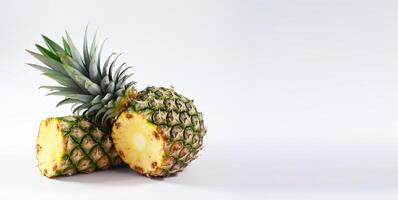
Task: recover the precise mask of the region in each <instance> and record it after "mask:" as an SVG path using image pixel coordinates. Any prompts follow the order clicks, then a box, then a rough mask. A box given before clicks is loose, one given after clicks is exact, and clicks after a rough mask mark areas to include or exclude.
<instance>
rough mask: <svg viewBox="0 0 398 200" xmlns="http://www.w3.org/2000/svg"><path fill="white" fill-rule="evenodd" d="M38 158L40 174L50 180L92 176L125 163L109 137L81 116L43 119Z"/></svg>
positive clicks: (37, 149) (37, 150)
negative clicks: (63, 177)
mask: <svg viewBox="0 0 398 200" xmlns="http://www.w3.org/2000/svg"><path fill="white" fill-rule="evenodd" d="M36 158H37V161H38V163H39V164H38V166H39V169H40V172H41V173H42V174H43V175H44V176H47V177H55V176H61V175H67V176H70V175H73V174H76V173H78V172H85V173H89V172H92V171H94V170H98V169H107V168H109V167H111V166H116V165H118V164H120V163H121V160H120V158H119V157H118V155H117V153H116V150H115V147H114V145H113V143H112V140H111V138H110V136H109V134H105V133H104V132H102V131H101V130H100V129H98V128H97V127H96V126H94V125H93V124H92V123H90V122H89V121H88V120H86V119H84V118H83V117H81V116H66V117H51V118H48V119H45V120H43V121H42V122H41V124H40V129H39V134H38V137H37V141H36Z"/></svg>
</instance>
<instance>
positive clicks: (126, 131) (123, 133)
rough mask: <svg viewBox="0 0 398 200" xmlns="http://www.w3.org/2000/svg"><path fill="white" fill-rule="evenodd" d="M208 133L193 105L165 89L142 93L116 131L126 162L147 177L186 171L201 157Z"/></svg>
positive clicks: (119, 149) (122, 116) (119, 118)
mask: <svg viewBox="0 0 398 200" xmlns="http://www.w3.org/2000/svg"><path fill="white" fill-rule="evenodd" d="M205 133H206V128H205V127H204V123H203V118H202V114H201V113H199V112H198V111H197V110H196V107H195V106H194V105H193V101H192V100H189V99H187V98H185V97H184V96H182V95H180V94H178V93H176V92H175V91H174V90H173V89H168V88H163V87H159V88H158V87H148V88H146V89H145V90H143V91H141V92H139V93H138V95H137V98H136V99H135V100H133V101H131V102H130V104H129V106H128V108H127V110H126V111H124V112H122V113H121V114H120V116H119V117H118V118H117V120H116V121H115V123H114V124H113V128H112V138H113V142H114V143H115V146H116V150H117V152H118V154H119V155H120V157H121V158H122V160H123V161H124V162H125V163H127V164H128V165H129V166H130V168H132V169H134V170H135V171H137V172H139V173H141V174H144V175H147V176H168V175H171V174H174V173H176V172H179V171H182V170H183V169H184V168H185V167H186V166H187V165H188V163H190V162H191V161H192V160H194V159H195V158H196V157H197V154H198V152H199V150H200V149H201V148H202V144H203V137H204V135H205Z"/></svg>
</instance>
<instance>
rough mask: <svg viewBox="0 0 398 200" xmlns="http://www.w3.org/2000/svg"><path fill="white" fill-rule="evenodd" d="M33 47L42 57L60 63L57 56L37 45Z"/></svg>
mask: <svg viewBox="0 0 398 200" xmlns="http://www.w3.org/2000/svg"><path fill="white" fill-rule="evenodd" d="M35 46H36V48H37V49H38V50H39V51H40V53H41V54H43V55H44V56H48V57H50V58H52V59H54V60H56V61H58V62H61V60H60V59H59V58H58V56H57V55H55V54H54V53H53V52H51V51H49V50H47V49H46V48H44V47H42V46H40V45H39V44H36V45H35Z"/></svg>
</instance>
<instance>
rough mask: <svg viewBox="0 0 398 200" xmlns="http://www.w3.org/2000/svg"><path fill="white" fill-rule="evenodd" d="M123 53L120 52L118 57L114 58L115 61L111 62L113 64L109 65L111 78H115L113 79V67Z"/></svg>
mask: <svg viewBox="0 0 398 200" xmlns="http://www.w3.org/2000/svg"><path fill="white" fill-rule="evenodd" d="M121 55H122V54H121V53H120V54H118V55H117V56H116V58H115V59H113V61H112V63H111V66H110V67H109V70H108V76H109V80H114V79H113V73H112V72H113V67H115V63H116V61H117V59H118V58H119V57H120V56H121Z"/></svg>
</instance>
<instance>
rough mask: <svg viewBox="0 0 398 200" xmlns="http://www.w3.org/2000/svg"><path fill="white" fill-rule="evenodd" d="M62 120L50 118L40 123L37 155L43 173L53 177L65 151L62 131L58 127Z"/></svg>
mask: <svg viewBox="0 0 398 200" xmlns="http://www.w3.org/2000/svg"><path fill="white" fill-rule="evenodd" d="M59 122H60V120H59V119H57V118H48V119H46V120H44V121H43V122H42V123H41V124H40V130H39V136H38V137H37V144H36V157H37V160H38V162H39V168H40V171H41V173H42V174H43V175H45V176H48V177H52V176H55V175H56V174H57V168H58V166H59V165H60V162H61V160H62V156H63V154H64V153H65V149H64V138H63V135H62V131H61V130H59V129H58V128H57V125H59Z"/></svg>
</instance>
